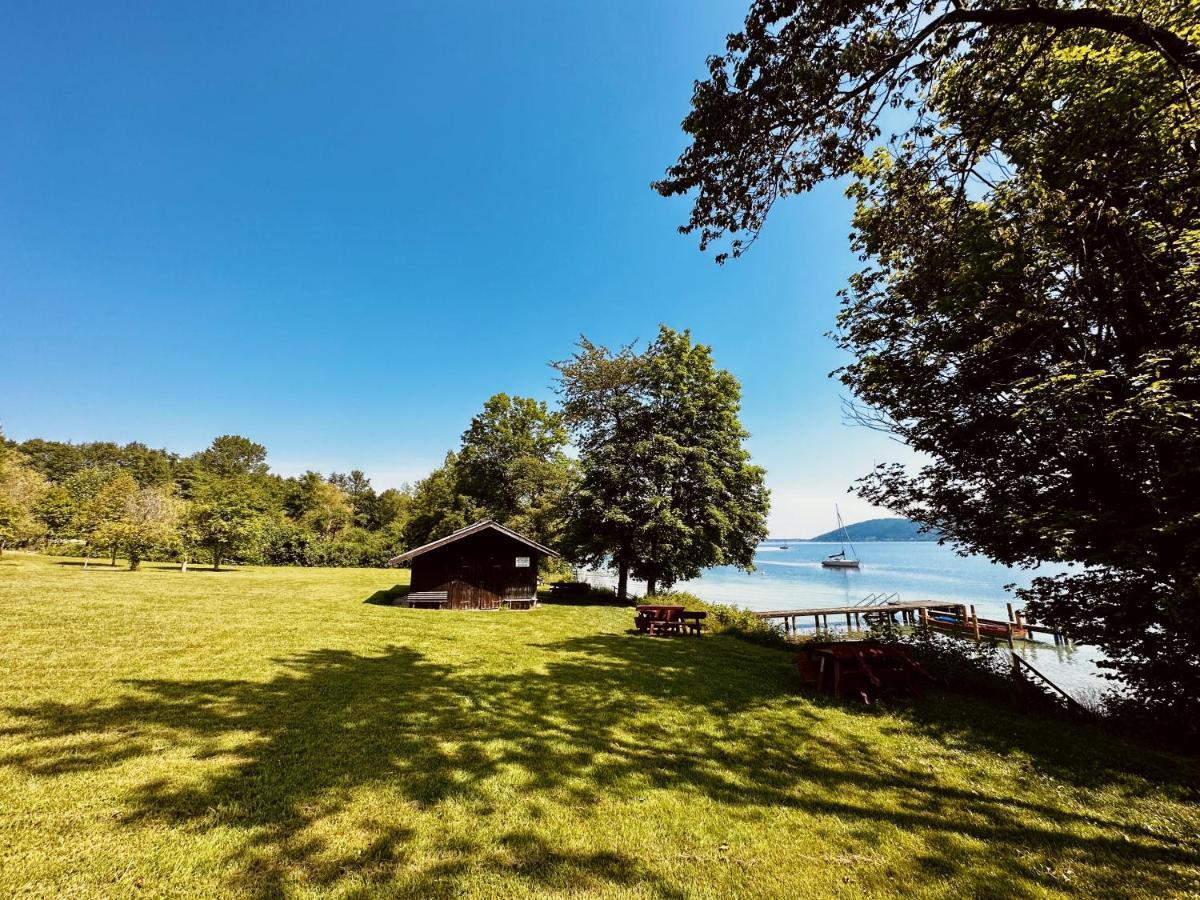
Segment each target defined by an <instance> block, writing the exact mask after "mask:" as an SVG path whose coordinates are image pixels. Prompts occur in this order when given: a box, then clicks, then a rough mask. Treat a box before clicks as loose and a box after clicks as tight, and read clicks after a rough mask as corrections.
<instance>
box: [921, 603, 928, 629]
mask: <svg viewBox="0 0 1200 900" xmlns="http://www.w3.org/2000/svg"><path fill="white" fill-rule="evenodd" d="M921 624H922V625H924V626H925V627H926V628H928V627H929V610H928V609H926V608H925V607H924V606H922V607H921Z"/></svg>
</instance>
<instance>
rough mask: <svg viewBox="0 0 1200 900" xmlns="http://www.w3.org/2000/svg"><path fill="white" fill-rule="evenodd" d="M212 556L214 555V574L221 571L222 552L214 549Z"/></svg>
mask: <svg viewBox="0 0 1200 900" xmlns="http://www.w3.org/2000/svg"><path fill="white" fill-rule="evenodd" d="M212 555H213V568H212V570H213V571H214V572H219V571H220V570H221V551H220V550H217V549H216V548H214V549H213V552H212Z"/></svg>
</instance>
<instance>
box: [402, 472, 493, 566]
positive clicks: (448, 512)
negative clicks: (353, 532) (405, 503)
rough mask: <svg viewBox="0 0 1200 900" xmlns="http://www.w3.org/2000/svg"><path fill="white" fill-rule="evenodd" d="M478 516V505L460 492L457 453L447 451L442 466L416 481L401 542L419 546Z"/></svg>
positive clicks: (482, 513)
mask: <svg viewBox="0 0 1200 900" xmlns="http://www.w3.org/2000/svg"><path fill="white" fill-rule="evenodd" d="M481 518H484V512H483V510H482V508H481V507H480V506H479V504H478V503H477V502H476V501H475V500H474V499H473V498H471V497H468V496H466V495H465V494H463V493H462V491H461V480H460V476H459V472H458V454H456V453H453V452H451V453H447V454H446V458H445V460H444V461H443V462H442V465H441V466H440V467H439V468H437V469H434V470H433V471H432V472H430V473H429V475H428V476H426V477H425V478H422V479H421V480H420V481H418V482H417V485H416V488H415V489H414V490H413V497H412V502H411V504H410V505H409V515H408V522H407V523H406V525H405V528H404V543H405V544H406V545H407V546H408V547H419V546H421V545H422V544H426V543H428V542H429V541H433V540H437V539H438V538H441V537H445V536H446V535H448V534H451V533H453V532H455V531H458V529H460V528H466V527H467V526H468V525H470V524H472V523H473V522H476V521H478V520H479V519H481Z"/></svg>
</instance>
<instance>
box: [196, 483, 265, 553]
mask: <svg viewBox="0 0 1200 900" xmlns="http://www.w3.org/2000/svg"><path fill="white" fill-rule="evenodd" d="M263 524H264V515H263V498H262V494H261V493H260V492H259V491H258V489H257V487H256V485H255V484H254V482H253V481H252V480H251V479H250V478H249V477H248V476H242V477H230V478H222V479H219V480H212V481H208V482H205V484H204V486H203V489H202V490H201V492H200V493H199V494H198V495H197V496H196V498H195V499H194V500H193V501H192V502H191V504H190V505H189V506H188V509H187V519H186V520H185V522H184V523H183V525H184V528H185V529H186V534H187V539H188V540H189V542H191V543H193V544H194V545H195V546H197V547H202V548H204V549H205V550H207V551H208V553H209V556H210V558H211V559H212V568H213V571H216V570H218V569H220V568H221V562H222V561H223V560H225V559H228V558H230V557H233V556H236V555H238V554H240V553H244V552H246V551H248V550H249V549H250V548H251V547H253V545H254V543H255V541H256V540H258V538H259V536H260V535H261V534H262V529H263Z"/></svg>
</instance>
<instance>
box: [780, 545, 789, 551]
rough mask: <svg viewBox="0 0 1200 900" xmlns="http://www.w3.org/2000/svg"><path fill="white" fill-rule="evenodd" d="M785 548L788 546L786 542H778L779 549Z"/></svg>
mask: <svg viewBox="0 0 1200 900" xmlns="http://www.w3.org/2000/svg"><path fill="white" fill-rule="evenodd" d="M787 548H788V545H787V544H780V545H779V549H780V550H786V549H787Z"/></svg>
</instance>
